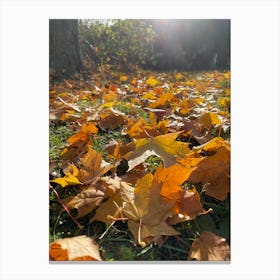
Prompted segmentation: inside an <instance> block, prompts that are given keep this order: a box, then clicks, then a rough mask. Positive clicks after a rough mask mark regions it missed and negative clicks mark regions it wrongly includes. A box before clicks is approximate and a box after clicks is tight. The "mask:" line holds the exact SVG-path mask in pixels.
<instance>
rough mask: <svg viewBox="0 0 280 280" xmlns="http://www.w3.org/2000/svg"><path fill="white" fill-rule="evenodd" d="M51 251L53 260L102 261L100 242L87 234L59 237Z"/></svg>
mask: <svg viewBox="0 0 280 280" xmlns="http://www.w3.org/2000/svg"><path fill="white" fill-rule="evenodd" d="M49 253H50V260H52V261H102V259H101V256H100V253H99V246H98V244H97V243H96V242H95V241H94V240H93V239H92V238H90V237H87V236H86V235H80V236H76V237H71V238H62V239H58V240H56V241H54V242H52V243H50V250H49Z"/></svg>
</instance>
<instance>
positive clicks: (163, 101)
mask: <svg viewBox="0 0 280 280" xmlns="http://www.w3.org/2000/svg"><path fill="white" fill-rule="evenodd" d="M173 98H174V94H173V93H164V94H163V95H161V96H160V97H159V98H158V99H157V100H156V101H155V102H153V103H151V104H150V107H151V108H158V107H162V106H164V105H167V104H170V102H171V101H172V100H173Z"/></svg>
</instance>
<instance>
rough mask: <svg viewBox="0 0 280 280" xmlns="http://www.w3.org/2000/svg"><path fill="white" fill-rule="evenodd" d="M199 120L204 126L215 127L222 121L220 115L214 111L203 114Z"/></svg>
mask: <svg viewBox="0 0 280 280" xmlns="http://www.w3.org/2000/svg"><path fill="white" fill-rule="evenodd" d="M198 121H199V122H200V123H201V124H203V126H204V127H214V126H215V125H220V124H221V123H222V122H221V120H220V119H219V117H218V115H217V114H215V113H212V112H209V113H205V114H203V115H202V116H201V117H200V118H199V119H198Z"/></svg>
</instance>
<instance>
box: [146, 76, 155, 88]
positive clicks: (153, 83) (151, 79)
mask: <svg viewBox="0 0 280 280" xmlns="http://www.w3.org/2000/svg"><path fill="white" fill-rule="evenodd" d="M146 84H147V85H148V86H149V87H154V86H156V85H157V84H158V81H157V80H156V79H154V78H153V77H150V78H149V79H148V80H147V81H146Z"/></svg>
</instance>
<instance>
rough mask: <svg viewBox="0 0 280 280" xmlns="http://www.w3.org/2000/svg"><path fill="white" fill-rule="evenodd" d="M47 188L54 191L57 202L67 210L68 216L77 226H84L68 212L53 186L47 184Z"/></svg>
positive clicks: (81, 227)
mask: <svg viewBox="0 0 280 280" xmlns="http://www.w3.org/2000/svg"><path fill="white" fill-rule="evenodd" d="M49 188H50V189H51V190H52V191H53V192H54V194H55V195H56V197H57V200H58V201H59V203H60V204H61V206H62V207H63V209H64V210H65V211H66V212H67V214H68V215H69V216H70V218H71V219H72V220H73V222H74V223H75V224H76V225H77V226H78V227H79V229H83V228H84V226H82V225H81V224H80V223H79V222H78V221H77V220H76V219H75V218H74V217H73V216H72V215H71V213H70V211H69V209H68V208H67V206H66V205H65V204H64V203H63V201H62V200H61V198H60V196H59V194H58V193H57V191H56V190H55V189H54V187H53V186H52V185H49Z"/></svg>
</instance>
